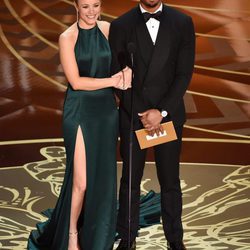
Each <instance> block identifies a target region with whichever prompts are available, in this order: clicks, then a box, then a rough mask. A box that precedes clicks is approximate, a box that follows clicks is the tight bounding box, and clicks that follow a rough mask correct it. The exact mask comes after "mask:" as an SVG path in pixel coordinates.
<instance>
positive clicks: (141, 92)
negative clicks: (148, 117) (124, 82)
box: [109, 5, 195, 128]
mask: <svg viewBox="0 0 250 250" xmlns="http://www.w3.org/2000/svg"><path fill="white" fill-rule="evenodd" d="M109 41H110V47H111V51H112V67H111V68H112V73H117V72H118V71H120V70H121V69H122V68H124V67H125V66H126V65H129V66H131V60H130V55H129V53H128V50H127V47H128V44H129V43H131V42H132V43H134V44H135V48H136V51H135V54H134V81H133V83H132V84H133V88H134V121H135V126H136V127H138V128H139V127H140V126H141V124H140V122H139V117H138V112H143V111H146V110H148V109H152V108H156V109H159V110H166V111H167V112H168V113H169V116H168V119H171V120H173V122H174V123H175V125H176V126H178V125H182V124H183V123H184V122H185V120H186V118H185V107H184V102H183V96H184V94H185V92H186V89H187V87H188V84H189V82H190V80H191V77H192V73H193V67H194V54H195V34H194V27H193V22H192V19H191V17H189V16H187V15H185V14H183V13H181V12H179V11H177V10H175V9H173V8H170V7H168V6H166V5H163V12H162V15H161V20H160V27H159V31H158V36H157V40H156V43H155V45H153V42H152V40H151V37H150V34H149V32H148V29H147V26H146V23H145V21H144V19H143V15H142V13H141V11H140V8H139V6H137V7H136V8H134V9H132V10H130V11H129V12H127V13H125V14H124V15H122V16H121V17H119V18H118V19H116V20H114V21H113V22H112V23H111V27H110V35H109ZM117 95H118V97H119V99H120V119H121V120H120V126H121V127H125V128H129V126H130V122H129V119H130V115H131V114H130V108H131V90H126V91H117ZM137 125H138V126H137Z"/></svg>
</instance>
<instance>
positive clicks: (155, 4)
mask: <svg viewBox="0 0 250 250" xmlns="http://www.w3.org/2000/svg"><path fill="white" fill-rule="evenodd" d="M141 2H142V3H143V4H144V5H145V6H147V7H148V8H155V7H156V6H157V5H158V4H159V2H156V3H152V4H151V3H146V2H144V1H141Z"/></svg>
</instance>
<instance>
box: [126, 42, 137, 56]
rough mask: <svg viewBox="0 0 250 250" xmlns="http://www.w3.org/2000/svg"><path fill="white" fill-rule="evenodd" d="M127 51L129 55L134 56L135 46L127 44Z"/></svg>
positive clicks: (130, 43) (131, 43)
mask: <svg viewBox="0 0 250 250" xmlns="http://www.w3.org/2000/svg"><path fill="white" fill-rule="evenodd" d="M127 49H128V53H129V54H134V53H135V51H136V47H135V44H134V43H133V42H129V43H128V45H127Z"/></svg>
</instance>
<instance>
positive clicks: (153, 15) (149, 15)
mask: <svg viewBox="0 0 250 250" xmlns="http://www.w3.org/2000/svg"><path fill="white" fill-rule="evenodd" d="M161 13H162V11H160V10H159V11H157V12H156V13H149V12H144V13H142V14H143V17H144V20H145V22H147V21H148V20H149V19H150V18H154V19H156V20H158V21H160V18H161Z"/></svg>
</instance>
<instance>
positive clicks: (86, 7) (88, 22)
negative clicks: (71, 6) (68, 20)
mask: <svg viewBox="0 0 250 250" xmlns="http://www.w3.org/2000/svg"><path fill="white" fill-rule="evenodd" d="M76 8H77V10H78V13H79V22H80V23H81V25H82V26H83V28H84V26H85V28H89V27H93V26H94V25H95V24H96V21H97V19H98V17H99V16H100V14H101V0H77V1H76Z"/></svg>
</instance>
